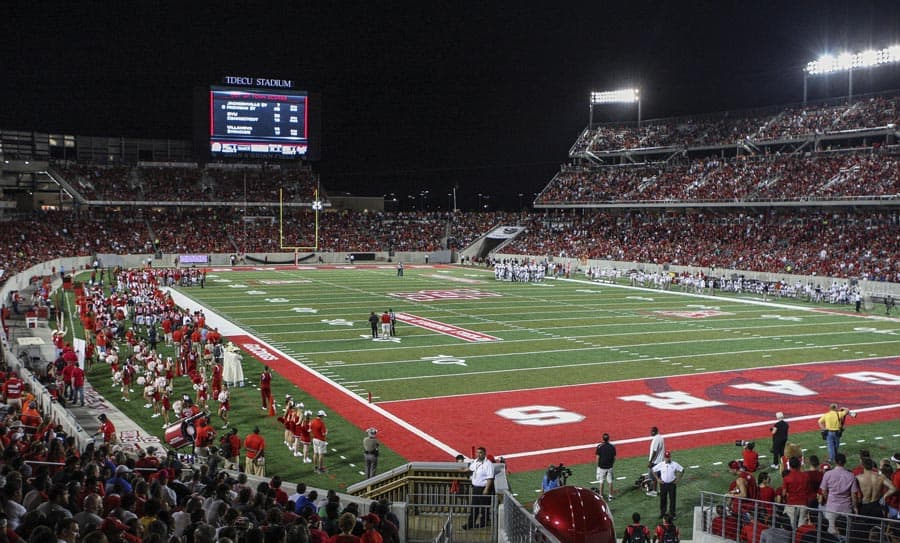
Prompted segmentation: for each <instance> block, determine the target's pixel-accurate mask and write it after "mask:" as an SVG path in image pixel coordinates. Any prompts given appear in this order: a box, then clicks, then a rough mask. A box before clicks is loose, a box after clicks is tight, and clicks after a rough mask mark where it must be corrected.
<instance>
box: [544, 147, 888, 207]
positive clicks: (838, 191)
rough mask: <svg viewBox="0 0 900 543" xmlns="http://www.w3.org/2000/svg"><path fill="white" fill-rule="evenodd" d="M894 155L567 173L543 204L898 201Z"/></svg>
mask: <svg viewBox="0 0 900 543" xmlns="http://www.w3.org/2000/svg"><path fill="white" fill-rule="evenodd" d="M898 170H900V160H898V158H897V157H896V156H893V155H885V154H881V153H874V154H873V153H866V154H842V155H829V154H813V155H808V156H807V155H802V156H786V155H775V156H764V157H737V158H730V159H724V158H717V157H713V158H702V159H696V160H694V161H691V162H690V163H688V164H672V165H670V164H663V163H660V164H649V165H646V164H645V165H637V166H605V167H600V168H592V169H588V168H583V167H566V168H564V169H563V170H562V171H561V172H560V173H559V174H557V175H556V177H554V179H553V180H552V181H551V182H550V183H549V184H548V185H547V187H546V188H545V189H544V191H543V192H542V193H541V194H540V195H539V196H538V199H537V201H538V203H541V204H554V203H563V204H579V203H608V202H632V203H637V202H660V201H663V202H683V201H705V202H710V201H718V202H721V201H729V202H734V201H742V202H756V201H764V202H767V201H791V200H820V199H838V198H844V199H851V198H867V197H876V198H884V197H889V198H896V197H898V196H900V176H897V174H896V172H897V171H898Z"/></svg>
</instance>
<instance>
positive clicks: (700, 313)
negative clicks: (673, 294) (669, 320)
mask: <svg viewBox="0 0 900 543" xmlns="http://www.w3.org/2000/svg"><path fill="white" fill-rule="evenodd" d="M654 313H656V314H657V315H664V316H666V317H681V318H683V319H708V318H709V317H724V316H726V315H734V313H729V312H727V311H717V310H715V309H698V310H696V311H654Z"/></svg>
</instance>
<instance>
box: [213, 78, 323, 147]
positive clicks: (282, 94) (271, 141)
mask: <svg viewBox="0 0 900 543" xmlns="http://www.w3.org/2000/svg"><path fill="white" fill-rule="evenodd" d="M309 98H310V97H309V94H308V93H307V92H305V91H293V90H291V91H282V90H277V89H253V88H250V89H248V88H235V87H218V86H213V87H210V89H209V151H210V154H211V155H213V156H223V155H224V156H228V155H245V156H246V155H280V156H283V157H298V158H304V157H306V156H307V153H308V152H309V146H310V100H309Z"/></svg>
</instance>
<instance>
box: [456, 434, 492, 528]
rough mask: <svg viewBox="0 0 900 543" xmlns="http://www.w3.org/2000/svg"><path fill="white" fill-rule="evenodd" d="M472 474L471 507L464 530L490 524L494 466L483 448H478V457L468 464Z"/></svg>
mask: <svg viewBox="0 0 900 543" xmlns="http://www.w3.org/2000/svg"><path fill="white" fill-rule="evenodd" d="M468 470H469V471H471V472H472V506H471V510H470V511H469V520H468V522H466V524H465V525H464V526H463V529H464V530H470V529H473V528H475V527H476V520H477V519H478V517H479V515H480V517H481V519H480V521H479V522H478V524H477V527H478V528H483V527H484V526H486V525H488V524H490V521H491V510H490V508H491V501H492V500H491V495H492V494H493V493H494V464H493V463H492V462H491V461H490V460H489V459H488V458H487V451H486V450H485V448H484V447H478V457H477V458H476V459H475V460H473V461H472V463H471V464H469V468H468Z"/></svg>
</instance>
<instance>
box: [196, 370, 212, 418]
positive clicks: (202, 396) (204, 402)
mask: <svg viewBox="0 0 900 543" xmlns="http://www.w3.org/2000/svg"><path fill="white" fill-rule="evenodd" d="M198 375H199V376H200V382H199V383H197V384H196V385H194V386H195V388H196V390H197V402H196V403H197V405H198V406H199V407H200V409H202V410H203V411H209V383H207V382H206V377H204V376H203V374H202V373H199V374H198Z"/></svg>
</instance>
